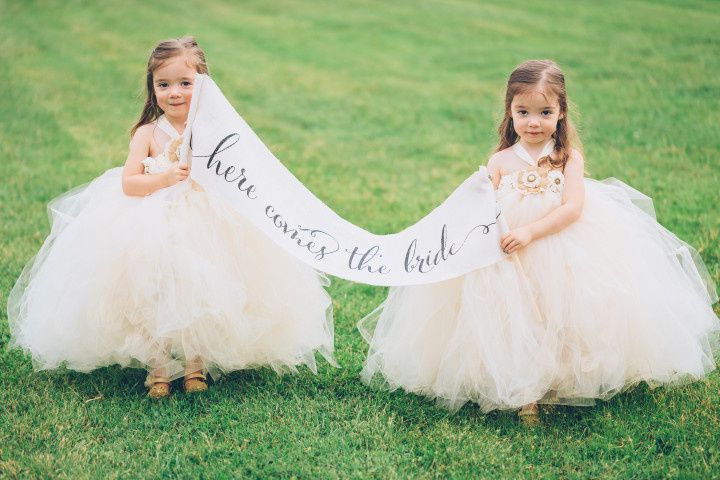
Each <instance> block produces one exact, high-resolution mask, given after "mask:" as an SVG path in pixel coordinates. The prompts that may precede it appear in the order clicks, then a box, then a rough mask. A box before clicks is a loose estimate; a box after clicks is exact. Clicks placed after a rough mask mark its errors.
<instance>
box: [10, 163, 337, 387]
mask: <svg viewBox="0 0 720 480" xmlns="http://www.w3.org/2000/svg"><path fill="white" fill-rule="evenodd" d="M49 213H50V221H51V225H52V228H51V233H50V235H49V236H48V238H47V240H46V241H45V243H44V245H43V246H42V248H41V249H40V251H39V253H38V255H37V256H36V257H35V258H34V259H33V260H32V261H30V262H29V263H28V264H27V266H26V267H25V269H24V271H23V273H22V275H21V276H20V278H19V280H18V281H17V283H16V285H15V287H14V288H13V290H12V292H11V294H10V298H9V301H8V318H9V322H10V329H11V337H12V338H11V345H12V346H16V347H20V348H22V349H24V350H25V351H27V352H28V353H30V354H31V355H32V358H33V361H34V364H35V366H36V367H37V368H38V369H51V368H56V367H59V366H61V365H64V366H66V367H67V368H70V369H73V370H78V371H82V372H87V371H90V370H93V369H95V368H98V367H102V366H106V365H112V364H119V365H121V366H139V367H144V368H147V369H148V370H154V371H156V372H162V373H163V374H165V375H167V376H168V377H170V378H176V377H178V376H181V375H182V374H183V370H184V368H185V366H186V364H193V365H197V364H200V365H202V368H204V369H205V370H208V371H210V373H212V374H214V375H217V374H219V373H222V372H229V371H232V370H239V369H245V368H252V367H258V366H270V367H272V368H273V369H275V370H277V371H286V370H294V369H295V368H296V367H297V366H299V365H302V364H304V365H307V366H308V367H310V368H311V369H312V370H313V371H315V370H316V360H315V352H319V353H320V354H322V355H323V356H324V357H325V358H326V359H327V360H328V361H329V362H330V363H332V364H335V362H334V359H333V353H332V352H333V324H332V304H331V301H330V298H329V296H328V295H327V293H326V292H325V290H324V289H323V284H324V282H326V280H325V279H324V277H321V276H319V275H318V274H317V273H316V272H315V271H314V270H312V269H310V268H308V267H305V266H304V265H301V264H300V263H299V262H297V261H296V260H295V259H293V258H291V257H290V256H289V255H287V254H285V253H284V252H283V251H282V250H281V249H280V248H279V247H277V246H275V245H274V244H273V243H272V242H271V241H270V240H268V239H267V238H266V237H264V236H263V235H262V234H261V233H260V232H259V231H257V230H256V229H255V228H254V227H253V226H251V225H250V224H248V223H246V221H244V220H243V219H242V218H241V217H240V216H239V215H237V214H236V213H235V212H234V211H233V210H232V209H231V207H229V206H228V205H227V204H226V203H225V202H224V201H222V200H220V199H218V198H215V197H213V196H212V195H210V194H208V193H205V192H202V191H197V190H194V189H192V188H189V184H188V183H187V182H183V183H181V184H178V185H176V186H174V187H170V188H166V189H162V190H159V191H157V192H155V193H153V194H152V195H149V196H146V197H130V196H127V195H125V194H123V192H122V189H121V169H119V168H118V169H112V170H109V171H108V172H106V173H105V174H104V175H102V176H101V177H99V178H97V179H96V180H94V181H93V182H91V183H90V184H89V185H87V186H83V187H79V188H77V189H75V190H73V191H70V192H68V193H66V194H64V195H63V196H61V197H59V198H57V199H55V200H54V201H53V202H51V204H50V205H49Z"/></svg>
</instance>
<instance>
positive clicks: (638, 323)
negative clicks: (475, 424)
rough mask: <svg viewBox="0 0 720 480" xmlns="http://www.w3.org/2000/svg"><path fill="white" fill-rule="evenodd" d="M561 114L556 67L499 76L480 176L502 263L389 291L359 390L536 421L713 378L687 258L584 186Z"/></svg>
mask: <svg viewBox="0 0 720 480" xmlns="http://www.w3.org/2000/svg"><path fill="white" fill-rule="evenodd" d="M568 114H569V112H568V101H567V95H566V93H565V81H564V77H563V74H562V73H561V71H560V70H559V69H558V67H557V65H556V64H555V63H553V62H550V61H529V62H525V63H523V64H522V65H520V66H519V67H517V68H516V69H515V70H514V71H513V72H512V74H511V75H510V79H509V80H508V84H507V93H506V95H505V116H504V119H503V121H502V124H501V125H500V128H499V133H500V142H499V145H498V147H497V153H495V154H494V155H493V156H492V157H491V158H490V161H489V162H488V171H489V173H490V174H491V179H492V181H493V183H494V185H495V188H496V194H497V199H498V203H499V206H500V209H501V211H502V213H503V215H504V218H505V219H506V221H507V223H508V224H509V231H507V232H506V233H505V234H504V236H503V237H502V240H501V247H502V248H503V250H504V251H505V252H506V253H507V254H508V257H507V258H506V260H503V261H501V262H499V264H497V265H495V266H493V267H491V268H487V269H482V270H479V271H476V272H473V273H471V274H469V275H466V276H465V277H462V278H458V279H454V280H451V281H448V282H443V283H440V284H433V285H427V286H420V287H404V288H397V289H392V290H391V291H390V294H389V296H388V298H387V300H386V301H385V302H384V304H383V305H381V307H380V308H379V309H378V310H376V311H375V312H374V313H373V314H371V315H370V316H368V317H366V318H365V319H363V320H362V321H361V323H360V329H361V331H363V333H364V335H365V337H366V338H367V339H369V343H370V350H369V354H368V359H367V362H366V365H365V368H364V370H363V373H362V375H363V379H364V380H365V381H366V382H370V381H371V380H372V379H374V378H376V379H379V380H382V381H383V383H384V384H385V385H386V386H388V387H389V388H391V389H394V388H398V387H401V388H404V389H405V390H407V391H410V392H416V393H420V394H424V395H427V396H429V397H433V398H437V399H439V400H441V401H443V402H444V403H446V404H448V405H449V406H450V407H453V408H459V407H460V406H462V405H463V404H464V403H465V402H466V401H474V402H477V403H478V404H479V405H480V406H481V408H482V409H483V410H486V411H487V410H491V409H513V408H519V407H523V408H522V410H521V411H520V413H521V415H522V416H523V419H524V420H526V421H530V422H536V421H537V403H559V404H570V405H587V404H591V403H592V402H593V400H594V399H604V400H606V399H608V398H610V397H611V396H613V395H614V394H616V393H618V392H621V391H623V390H626V389H628V388H630V387H632V386H633V385H636V384H638V383H639V382H647V383H648V384H649V385H651V386H655V385H659V384H667V383H676V382H679V381H683V380H689V379H697V378H701V377H703V376H704V375H706V374H707V373H708V372H710V371H711V370H713V369H714V368H715V361H714V360H713V348H711V345H710V341H711V339H713V338H714V335H713V333H714V332H716V331H717V330H718V328H719V327H720V325H719V322H718V318H717V317H716V315H715V314H714V312H713V310H712V308H711V304H713V303H714V302H716V301H717V294H716V292H715V286H714V285H713V283H712V281H711V279H710V277H709V275H708V273H707V271H706V270H705V267H704V265H703V264H702V261H701V259H700V257H699V256H698V254H697V252H695V250H693V249H692V248H691V247H690V246H688V245H687V244H685V243H684V242H682V241H681V240H679V239H678V238H677V237H676V236H675V235H673V234H672V233H671V232H669V231H668V230H666V229H665V228H663V227H662V226H661V225H660V224H658V223H657V222H656V221H655V216H654V212H653V210H652V203H651V201H650V199H649V198H647V197H645V196H643V195H642V194H640V193H639V192H637V191H635V190H633V189H631V188H630V187H628V186H627V185H624V184H622V183H621V182H619V181H617V180H613V179H611V180H610V181H604V182H597V181H594V180H589V179H585V178H584V176H583V175H584V165H583V157H582V154H581V153H580V150H579V149H580V143H579V141H578V139H577V136H576V134H575V129H574V128H573V124H572V122H571V121H570V118H569V116H568ZM640 206H644V207H645V210H643V209H641V208H640ZM502 264H506V265H502ZM499 272H501V273H502V275H500V274H499ZM525 287H527V288H525ZM528 312H529V313H528Z"/></svg>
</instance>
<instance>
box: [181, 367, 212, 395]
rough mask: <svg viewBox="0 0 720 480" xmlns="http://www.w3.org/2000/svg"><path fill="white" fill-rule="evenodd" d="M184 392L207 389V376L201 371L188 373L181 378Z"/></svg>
mask: <svg viewBox="0 0 720 480" xmlns="http://www.w3.org/2000/svg"><path fill="white" fill-rule="evenodd" d="M183 388H184V390H185V393H198V392H204V391H205V390H207V389H208V385H207V378H205V375H203V373H202V372H201V371H198V372H193V373H188V374H187V375H185V378H184V379H183Z"/></svg>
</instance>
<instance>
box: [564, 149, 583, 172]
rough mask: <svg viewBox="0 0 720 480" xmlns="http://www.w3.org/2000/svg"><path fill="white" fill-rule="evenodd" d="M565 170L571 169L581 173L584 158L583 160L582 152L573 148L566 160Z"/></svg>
mask: <svg viewBox="0 0 720 480" xmlns="http://www.w3.org/2000/svg"><path fill="white" fill-rule="evenodd" d="M565 168H572V169H575V170H580V171H583V170H584V169H585V158H583V155H582V152H580V150H576V149H574V148H573V150H572V153H570V158H568V161H567V164H566V165H565Z"/></svg>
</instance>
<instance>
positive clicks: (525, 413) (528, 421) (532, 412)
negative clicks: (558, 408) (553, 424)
mask: <svg viewBox="0 0 720 480" xmlns="http://www.w3.org/2000/svg"><path fill="white" fill-rule="evenodd" d="M518 417H520V421H521V422H522V423H523V424H525V426H526V427H537V426H539V425H540V423H541V422H540V410H539V409H538V406H537V403H531V404H529V405H525V406H524V407H522V408H521V409H520V411H519V412H518Z"/></svg>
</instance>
